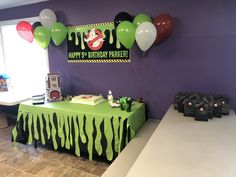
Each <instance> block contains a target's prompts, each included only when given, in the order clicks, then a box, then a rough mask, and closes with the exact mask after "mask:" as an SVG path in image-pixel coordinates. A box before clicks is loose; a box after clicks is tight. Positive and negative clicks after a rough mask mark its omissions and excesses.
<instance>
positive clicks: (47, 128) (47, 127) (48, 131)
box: [44, 114, 51, 140]
mask: <svg viewBox="0 0 236 177" xmlns="http://www.w3.org/2000/svg"><path fill="white" fill-rule="evenodd" d="M44 119H45V122H46V132H47V135H48V140H49V139H50V137H51V131H50V126H49V117H47V115H45V114H44Z"/></svg>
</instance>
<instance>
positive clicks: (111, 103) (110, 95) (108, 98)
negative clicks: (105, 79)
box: [107, 90, 120, 108]
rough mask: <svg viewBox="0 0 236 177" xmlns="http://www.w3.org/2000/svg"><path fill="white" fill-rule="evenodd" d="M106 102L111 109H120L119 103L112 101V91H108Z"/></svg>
mask: <svg viewBox="0 0 236 177" xmlns="http://www.w3.org/2000/svg"><path fill="white" fill-rule="evenodd" d="M107 100H108V103H109V104H110V105H111V107H112V108H118V107H120V103H119V102H116V101H114V97H113V95H112V91H111V90H109V91H108V95H107Z"/></svg>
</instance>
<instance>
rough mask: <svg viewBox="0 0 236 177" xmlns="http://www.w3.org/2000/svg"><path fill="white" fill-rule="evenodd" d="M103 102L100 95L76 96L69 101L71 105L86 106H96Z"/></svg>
mask: <svg viewBox="0 0 236 177" xmlns="http://www.w3.org/2000/svg"><path fill="white" fill-rule="evenodd" d="M102 101H104V98H103V96H102V95H78V96H75V97H73V98H72V99H71V103H80V104H87V105H96V104H98V103H101V102H102Z"/></svg>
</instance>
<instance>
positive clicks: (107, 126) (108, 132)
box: [104, 117, 113, 161]
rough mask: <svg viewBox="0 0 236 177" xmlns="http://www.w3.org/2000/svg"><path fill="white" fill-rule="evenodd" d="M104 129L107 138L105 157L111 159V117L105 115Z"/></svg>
mask: <svg viewBox="0 0 236 177" xmlns="http://www.w3.org/2000/svg"><path fill="white" fill-rule="evenodd" d="M104 131H105V136H106V139H107V148H106V155H107V159H108V160H110V161H111V160H112V159H113V150H112V140H113V132H112V126H111V119H110V118H109V117H105V119H104Z"/></svg>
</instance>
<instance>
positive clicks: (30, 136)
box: [28, 113, 33, 144]
mask: <svg viewBox="0 0 236 177" xmlns="http://www.w3.org/2000/svg"><path fill="white" fill-rule="evenodd" d="M32 119H33V114H31V113H30V114H28V130H29V137H28V143H29V144H32V142H33V136H32Z"/></svg>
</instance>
